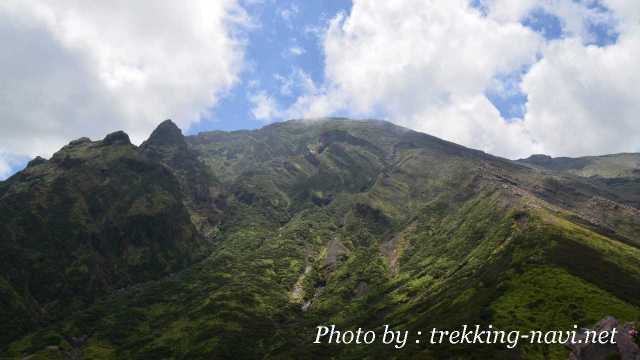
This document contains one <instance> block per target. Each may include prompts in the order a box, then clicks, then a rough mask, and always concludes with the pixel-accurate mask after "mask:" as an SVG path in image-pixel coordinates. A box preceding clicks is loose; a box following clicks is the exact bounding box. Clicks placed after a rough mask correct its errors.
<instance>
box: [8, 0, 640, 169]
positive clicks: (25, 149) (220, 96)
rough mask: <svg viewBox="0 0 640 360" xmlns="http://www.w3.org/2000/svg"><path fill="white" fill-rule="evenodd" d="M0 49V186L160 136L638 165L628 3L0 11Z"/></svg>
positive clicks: (397, 0)
mask: <svg viewBox="0 0 640 360" xmlns="http://www.w3.org/2000/svg"><path fill="white" fill-rule="evenodd" d="M354 9H355V10H354ZM44 13H47V14H50V15H51V16H42V14H44ZM339 14H341V15H342V16H341V17H340V18H339V20H336V19H337V18H338V15H339ZM113 19H118V21H119V23H118V26H113ZM331 24H332V25H331ZM346 24H348V25H349V26H343V25H346ZM0 38H2V39H3V42H4V43H5V47H4V48H5V49H13V50H12V51H5V52H0V80H1V83H2V84H5V86H4V87H3V86H0V103H2V104H4V106H0V178H4V177H6V176H8V175H10V174H12V173H14V172H15V171H17V170H19V169H21V168H23V167H24V165H25V164H26V162H27V161H28V159H31V158H33V157H34V156H36V155H40V156H44V157H49V156H51V154H52V153H54V152H55V151H56V150H57V149H59V148H60V147H61V146H63V145H64V144H65V143H67V142H69V141H70V140H72V139H75V138H78V137H81V136H88V137H90V138H92V139H100V138H102V137H103V136H104V135H105V134H107V133H109V132H112V131H115V130H124V131H126V132H127V133H128V134H129V135H130V136H131V138H132V139H133V141H134V142H135V143H140V142H141V141H143V140H144V139H145V138H146V137H147V136H148V134H149V133H150V132H151V131H152V130H153V128H154V127H155V126H156V125H157V124H158V123H159V122H160V121H162V120H163V119H166V118H172V119H173V120H174V121H176V123H178V125H179V126H180V127H181V128H182V129H183V132H184V133H185V134H195V133H198V132H201V131H208V130H237V129H255V128H259V127H261V126H264V125H265V124H267V123H268V122H271V121H281V120H287V119H288V118H290V117H317V116H344V117H352V118H378V119H385V120H389V121H392V122H394V123H396V124H398V125H402V126H405V127H408V128H412V129H414V130H418V131H423V132H427V133H430V134H432V135H434V136H438V137H441V138H444V139H446V140H450V141H453V142H456V143H459V144H462V145H465V146H469V147H473V148H477V149H481V150H483V151H486V152H489V153H492V154H495V155H499V156H504V157H508V158H518V157H524V156H528V155H530V154H532V153H545V154H550V155H552V156H582V155H597V154H605V153H614V152H623V151H638V150H640V147H639V146H638V144H640V122H638V121H637V114H638V113H640V105H639V104H640V92H638V91H635V89H636V88H637V84H638V83H640V68H638V67H637V65H636V62H637V56H635V57H634V56H633V55H632V54H636V53H638V52H640V45H639V44H640V2H620V1H614V0H552V1H548V0H527V1H524V0H523V1H517V2H512V1H510V0H469V1H465V0H455V1H454V0H451V1H449V0H447V1H445V0H440V1H437V0H435V1H419V0H394V1H393V2H379V1H377V0H358V1H355V2H352V1H350V0H323V1H320V0H317V1H291V0H216V1H210V0H192V1H191V2H190V3H189V6H182V5H179V4H178V3H176V2H174V1H172V0H152V1H140V2H129V1H126V0H114V1H112V2H104V3H100V6H95V5H92V4H90V3H88V2H69V3H67V2H48V1H43V0H32V1H31V2H24V3H23V2H0ZM630 55H631V56H630ZM43 58H46V59H47V61H46V62H43V61H42V59H43ZM327 68H329V69H331V71H330V72H328V73H325V70H326V69H327ZM9 84H10V85H9ZM203 114H204V115H203ZM576 131H578V132H579V133H576ZM636 134H638V135H636ZM573 136H578V137H580V138H581V139H582V140H583V141H580V142H575V141H566V139H567V138H570V137H573Z"/></svg>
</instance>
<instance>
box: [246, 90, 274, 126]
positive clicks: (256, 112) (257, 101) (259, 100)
mask: <svg viewBox="0 0 640 360" xmlns="http://www.w3.org/2000/svg"><path fill="white" fill-rule="evenodd" d="M249 102H251V105H252V108H251V114H252V115H253V117H254V118H256V119H257V120H260V121H264V122H271V121H273V120H275V119H279V118H280V117H281V112H280V110H279V109H278V104H277V102H276V100H275V99H274V98H273V97H272V96H269V95H267V93H266V92H264V91H260V92H258V93H256V94H253V95H251V96H249Z"/></svg>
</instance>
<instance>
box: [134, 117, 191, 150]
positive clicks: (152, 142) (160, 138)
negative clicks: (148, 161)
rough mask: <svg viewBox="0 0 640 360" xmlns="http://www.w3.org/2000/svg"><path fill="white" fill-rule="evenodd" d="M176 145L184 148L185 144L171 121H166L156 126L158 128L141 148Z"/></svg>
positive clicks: (179, 131)
mask: <svg viewBox="0 0 640 360" xmlns="http://www.w3.org/2000/svg"><path fill="white" fill-rule="evenodd" d="M166 145H176V146H181V147H183V146H184V147H186V142H185V140H184V136H183V135H182V131H181V130H180V128H178V126H177V125H176V124H175V123H174V122H173V121H171V120H169V119H167V120H165V121H163V122H161V123H160V125H158V127H157V128H156V129H155V130H154V131H153V132H152V133H151V136H149V139H147V141H145V142H144V144H143V145H142V146H141V147H142V148H145V147H150V146H166Z"/></svg>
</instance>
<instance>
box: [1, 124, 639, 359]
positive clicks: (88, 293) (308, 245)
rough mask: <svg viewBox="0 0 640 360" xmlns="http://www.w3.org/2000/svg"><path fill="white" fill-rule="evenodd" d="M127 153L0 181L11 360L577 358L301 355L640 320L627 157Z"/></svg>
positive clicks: (539, 352) (190, 140)
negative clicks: (344, 337)
mask: <svg viewBox="0 0 640 360" xmlns="http://www.w3.org/2000/svg"><path fill="white" fill-rule="evenodd" d="M125 138H126V136H125V135H124V134H123V133H117V134H115V135H109V136H107V138H105V139H104V140H102V141H98V142H91V141H89V140H86V139H83V140H80V141H76V142H72V143H71V144H70V145H68V146H67V147H65V148H63V149H62V150H61V151H60V152H58V153H56V155H54V156H53V157H52V159H50V160H42V159H37V160H34V162H32V164H31V165H29V166H28V167H27V169H25V170H24V171H22V172H20V173H18V174H16V175H14V176H13V177H11V178H10V179H8V180H7V181H6V182H3V183H0V217H1V219H2V225H1V226H2V227H1V228H0V234H1V235H0V236H1V238H0V246H2V250H3V251H2V254H3V260H4V261H3V264H2V266H1V267H0V276H2V277H1V278H0V280H1V281H0V284H1V287H0V291H1V292H0V301H1V302H2V304H3V305H5V306H3V309H6V310H4V312H3V313H2V316H3V320H4V322H3V324H5V325H4V328H3V331H2V334H6V335H5V336H4V337H3V338H0V346H1V348H2V349H3V352H4V354H5V355H6V356H8V357H12V358H20V357H23V356H33V357H32V359H36V358H39V357H40V358H56V357H57V358H63V353H64V352H71V351H76V353H80V352H82V353H83V354H84V357H85V358H92V359H109V358H126V359H148V358H153V359H164V358H180V359H211V358H233V359H242V358H283V359H286V358H354V359H355V358H366V357H368V358H390V357H398V358H425V359H442V358H477V359H486V358H534V359H535V358H552V359H553V358H567V357H568V354H569V352H568V350H566V349H564V348H563V347H562V346H560V345H528V344H523V345H521V346H519V347H518V348H517V349H516V350H509V349H506V348H505V347H504V346H502V345H471V346H468V345H440V346H432V345H424V344H416V343H414V342H413V341H409V342H408V343H407V345H406V347H405V348H404V349H402V350H396V349H393V347H389V346H383V345H380V344H372V345H369V346H355V345H354V346H340V345H317V344H312V341H313V339H314V338H315V330H316V326H317V325H324V324H336V326H337V327H338V328H343V329H357V328H358V327H362V328H367V329H378V330H379V329H381V328H382V326H383V325H384V324H390V325H392V326H393V327H395V328H398V329H403V330H410V331H411V333H412V334H415V333H416V332H417V331H418V330H428V329H430V328H432V327H438V328H443V329H453V328H459V327H460V326H461V324H481V325H488V324H492V325H493V326H494V327H497V328H501V329H505V330H509V329H518V330H521V331H527V330H538V329H569V328H571V327H572V326H573V324H577V325H580V326H590V325H593V324H595V323H596V322H597V321H598V320H600V319H602V318H604V317H605V316H615V317H616V318H617V319H620V321H633V320H637V319H638V317H639V316H640V296H639V295H640V235H638V234H640V232H639V231H638V230H640V210H638V209H639V208H640V205H639V204H640V201H639V200H640V197H638V195H639V194H640V185H637V184H636V183H634V182H633V181H632V179H633V178H634V174H636V173H637V170H638V166H636V165H634V163H633V162H632V161H631V160H628V159H626V158H624V159H618V158H617V157H615V156H614V157H612V158H611V159H610V158H608V157H604V159H599V158H594V159H591V158H590V159H589V160H588V161H586V162H587V163H588V164H587V165H585V166H582V167H580V166H581V165H579V164H580V161H579V159H573V160H571V161H570V160H567V159H563V160H560V161H559V162H556V159H548V158H542V157H533V158H529V159H526V160H520V161H510V160H506V159H502V158H499V157H495V156H492V155H489V154H486V153H483V152H481V151H477V150H472V149H468V148H465V147H463V146H460V145H457V144H453V143H450V142H447V141H444V140H441V139H438V138H435V137H433V136H429V135H427V134H423V133H419V132H415V131H411V130H408V129H405V128H402V127H398V126H395V125H393V124H390V123H387V122H383V121H373V120H370V121H353V120H346V119H320V120H296V121H288V122H282V123H276V124H272V125H268V126H265V127H264V128H262V129H258V130H251V131H249V130H244V131H234V132H221V131H213V132H205V133H201V134H198V135H193V136H186V137H185V136H183V135H182V133H181V131H180V130H179V129H178V128H177V127H176V126H175V124H173V123H172V122H170V121H167V122H163V123H162V124H160V126H159V127H158V128H157V129H156V130H155V131H154V132H153V134H152V135H151V136H150V138H149V139H148V140H147V141H146V142H144V143H143V144H142V145H141V146H140V147H135V146H133V145H131V144H130V143H129V142H128V139H127V140H126V141H125ZM586 168H589V169H591V170H589V171H588V172H580V171H578V170H581V171H586V170H584V169H586ZM612 169H614V170H612ZM592 175H599V176H592ZM614 175H615V176H614ZM616 181H617V182H616ZM620 181H622V182H620ZM620 184H622V185H620ZM94 197H98V199H97V200H94ZM94 204H95V205H94ZM114 229H117V231H116V230H114ZM133 249H135V250H133ZM132 254H137V256H132ZM134 259H135V260H134ZM83 265H84V266H83ZM77 273H80V274H82V276H75V274H77ZM43 309H45V310H47V311H46V315H47V316H44V315H43V314H42V313H43ZM48 309H59V310H55V311H54V310H51V311H49V310H48ZM16 314H17V316H16Z"/></svg>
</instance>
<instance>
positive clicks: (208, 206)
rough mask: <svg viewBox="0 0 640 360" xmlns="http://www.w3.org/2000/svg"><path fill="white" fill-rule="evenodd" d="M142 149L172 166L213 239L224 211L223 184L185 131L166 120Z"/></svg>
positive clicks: (205, 231) (201, 226)
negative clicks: (184, 133)
mask: <svg viewBox="0 0 640 360" xmlns="http://www.w3.org/2000/svg"><path fill="white" fill-rule="evenodd" d="M140 149H141V150H142V152H143V153H144V154H145V155H146V156H147V157H149V158H151V159H153V160H156V161H158V162H161V163H163V164H165V165H166V166H167V167H168V168H169V169H171V171H172V172H173V174H174V175H175V176H176V178H177V179H178V181H179V182H180V188H181V190H182V193H183V194H184V195H185V196H184V201H185V205H186V207H187V208H188V209H189V210H190V211H191V213H192V215H194V217H193V218H194V220H195V223H196V226H198V228H199V230H200V232H201V233H203V234H204V235H205V236H206V237H207V238H213V237H214V236H215V233H216V231H217V230H216V225H217V224H218V223H219V222H220V218H221V216H222V211H223V210H224V198H223V197H222V196H221V191H222V189H221V185H220V183H219V182H218V180H217V179H216V178H215V176H214V175H213V174H212V172H211V171H209V169H208V168H207V167H206V166H205V165H204V163H203V162H202V161H201V160H200V159H199V156H198V154H197V153H196V152H195V151H193V150H192V149H190V148H189V147H188V145H187V142H186V141H185V138H184V136H183V135H182V131H181V130H180V129H179V128H178V127H177V126H176V124H175V123H173V121H171V120H165V121H163V122H162V123H161V124H160V125H158V127H157V128H156V129H155V130H154V131H153V133H152V134H151V136H149V139H148V140H147V141H145V142H144V143H142V145H141V146H140Z"/></svg>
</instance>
